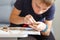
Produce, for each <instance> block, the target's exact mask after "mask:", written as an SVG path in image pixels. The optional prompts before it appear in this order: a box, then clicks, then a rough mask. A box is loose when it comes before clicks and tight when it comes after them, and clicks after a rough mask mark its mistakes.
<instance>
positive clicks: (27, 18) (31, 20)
mask: <svg viewBox="0 0 60 40" xmlns="http://www.w3.org/2000/svg"><path fill="white" fill-rule="evenodd" d="M34 22H36V21H35V20H34V18H33V17H32V16H31V15H27V16H25V18H24V24H32V23H34Z"/></svg>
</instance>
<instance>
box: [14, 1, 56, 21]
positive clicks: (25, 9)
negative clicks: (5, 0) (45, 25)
mask: <svg viewBox="0 0 60 40" xmlns="http://www.w3.org/2000/svg"><path fill="white" fill-rule="evenodd" d="M14 6H15V8H17V9H18V10H22V12H21V13H20V15H19V16H21V17H25V16H26V15H28V14H30V15H32V16H33V18H34V19H35V20H36V21H42V22H43V21H44V20H52V19H53V18H54V13H55V5H54V4H53V5H52V6H51V7H50V8H49V9H48V10H47V11H46V12H45V13H43V14H40V15H38V14H36V13H35V12H34V10H33V8H32V0H17V1H16V2H15V4H14Z"/></svg>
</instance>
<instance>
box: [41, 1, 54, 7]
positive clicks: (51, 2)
mask: <svg viewBox="0 0 60 40" xmlns="http://www.w3.org/2000/svg"><path fill="white" fill-rule="evenodd" d="M40 1H41V2H43V3H45V4H46V5H47V6H49V5H51V4H53V3H54V1H55V0H40Z"/></svg>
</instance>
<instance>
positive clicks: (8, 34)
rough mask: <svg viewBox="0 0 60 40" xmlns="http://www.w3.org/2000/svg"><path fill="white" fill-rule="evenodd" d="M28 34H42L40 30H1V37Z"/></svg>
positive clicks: (24, 35) (25, 35) (26, 35)
mask: <svg viewBox="0 0 60 40" xmlns="http://www.w3.org/2000/svg"><path fill="white" fill-rule="evenodd" d="M28 34H32V35H40V32H38V31H35V30H30V29H29V28H26V30H9V31H8V32H6V31H3V30H0V37H28Z"/></svg>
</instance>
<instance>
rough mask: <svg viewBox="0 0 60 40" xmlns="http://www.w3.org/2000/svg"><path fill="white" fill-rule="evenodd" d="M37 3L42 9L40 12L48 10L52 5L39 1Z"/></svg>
mask: <svg viewBox="0 0 60 40" xmlns="http://www.w3.org/2000/svg"><path fill="white" fill-rule="evenodd" d="M36 5H37V6H38V7H39V10H40V11H39V13H38V14H42V13H44V12H46V11H47V10H48V9H49V8H50V7H51V5H50V6H47V5H46V4H45V3H38V2H36Z"/></svg>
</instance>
